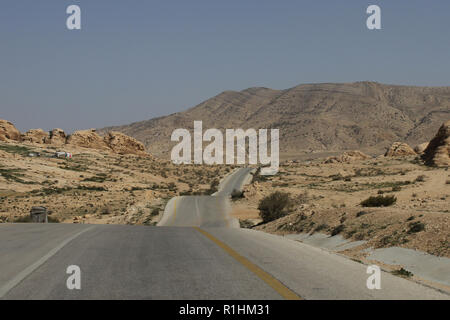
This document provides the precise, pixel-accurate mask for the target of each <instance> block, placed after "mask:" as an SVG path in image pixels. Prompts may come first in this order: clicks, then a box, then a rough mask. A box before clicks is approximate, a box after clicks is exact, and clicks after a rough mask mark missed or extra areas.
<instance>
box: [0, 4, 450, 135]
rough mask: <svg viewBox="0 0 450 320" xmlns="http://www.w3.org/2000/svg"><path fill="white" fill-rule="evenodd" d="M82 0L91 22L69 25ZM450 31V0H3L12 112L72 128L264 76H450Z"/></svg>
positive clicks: (151, 112)
mask: <svg viewBox="0 0 450 320" xmlns="http://www.w3.org/2000/svg"><path fill="white" fill-rule="evenodd" d="M71 4H77V5H79V6H80V7H81V9H82V30H80V31H69V30H67V28H66V19H67V16H68V15H67V14H66V8H67V6H68V5H71ZM370 4H378V5H379V6H380V7H381V9H382V27H383V29H382V30H380V31H370V30H368V29H367V28H366V18H367V15H366V13H365V11H366V8H367V7H368V5H370ZM449 32H450V1H448V0H429V1H425V0H422V1H418V0H396V1H392V0H389V1H375V0H374V1H362V0H345V1H336V0H328V1H325V0H310V1H301V0H293V1H285V0H277V1H275V0H271V1H266V0H222V1H215V0H201V1H200V0H179V1H178V0H177V1H171V0H164V1H151V0H146V1H144V0H141V1H139V0H121V1H118V0H107V1H106V0H71V1H66V0H39V1H36V0H1V2H0V41H1V42H0V55H1V59H0V84H1V85H0V118H3V119H8V120H10V121H12V122H14V123H15V124H16V125H17V127H18V128H19V129H21V130H26V129H30V128H38V127H41V128H43V129H46V130H48V129H51V128H54V127H60V128H63V129H65V130H66V131H68V132H70V131H72V130H74V129H86V128H91V127H97V128H98V127H103V126H108V125H115V124H127V123H130V122H134V121H140V120H145V119H149V118H152V117H156V116H161V115H166V114H169V113H173V112H176V111H180V110H184V109H187V108H189V107H192V106H194V105H196V104H198V103H200V102H202V101H203V100H205V99H207V98H210V97H212V96H214V95H216V94H218V93H220V92H221V91H224V90H243V89H245V88H247V87H254V86H264V87H270V88H275V89H286V88H289V87H292V86H295V85H298V84H301V83H312V82H349V81H360V80H373V81H378V82H383V83H391V84H413V85H433V86H434V85H436V86H448V85H450V83H449V82H450V81H449V80H450V79H449V78H450V59H449V58H450V41H449Z"/></svg>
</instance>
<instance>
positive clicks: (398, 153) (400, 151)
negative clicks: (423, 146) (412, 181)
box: [384, 142, 417, 157]
mask: <svg viewBox="0 0 450 320" xmlns="http://www.w3.org/2000/svg"><path fill="white" fill-rule="evenodd" d="M414 155H417V153H416V152H415V151H414V150H413V149H412V148H411V147H410V146H409V145H407V144H406V143H403V142H394V143H393V144H392V146H391V147H390V148H389V149H388V150H387V151H386V153H385V154H384V156H385V157H405V156H414Z"/></svg>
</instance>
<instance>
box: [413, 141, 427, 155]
mask: <svg viewBox="0 0 450 320" xmlns="http://www.w3.org/2000/svg"><path fill="white" fill-rule="evenodd" d="M427 147H428V142H424V143H421V144H419V145H418V146H415V147H414V151H415V152H416V153H417V154H422V153H423V152H424V151H425V149H426V148H427Z"/></svg>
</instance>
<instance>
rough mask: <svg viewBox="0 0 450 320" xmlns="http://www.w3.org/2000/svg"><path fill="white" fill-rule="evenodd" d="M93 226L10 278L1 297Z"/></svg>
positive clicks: (0, 290)
mask: <svg viewBox="0 0 450 320" xmlns="http://www.w3.org/2000/svg"><path fill="white" fill-rule="evenodd" d="M93 228H94V226H92V227H89V228H87V229H84V230H82V231H80V232H78V233H76V234H74V235H73V236H71V237H70V238H67V239H66V240H64V241H63V242H62V243H61V244H60V245H59V246H57V247H56V248H53V249H52V250H50V252H48V253H47V254H46V255H44V256H43V257H42V258H40V259H39V260H38V261H36V262H35V263H33V264H32V265H30V266H29V267H27V268H26V269H25V270H22V271H21V272H19V274H17V275H16V276H15V277H14V278H12V279H11V280H9V281H8V282H7V283H6V284H5V285H4V286H2V287H0V298H3V297H4V296H5V295H6V294H7V293H8V292H9V291H10V290H11V289H12V288H14V287H15V286H17V285H18V284H19V283H20V282H21V281H22V280H23V279H25V278H26V277H27V276H28V275H30V274H31V273H32V272H33V271H34V270H36V269H37V268H39V267H40V266H41V265H43V264H44V263H45V262H46V261H47V260H48V259H50V258H51V257H52V256H54V255H55V254H56V253H57V252H58V251H59V250H61V249H62V248H64V247H65V246H66V245H67V244H68V243H69V242H70V241H72V240H74V239H75V238H77V237H78V236H80V235H81V234H83V233H85V232H87V231H89V230H92V229H93Z"/></svg>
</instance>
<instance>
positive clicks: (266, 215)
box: [258, 191, 292, 223]
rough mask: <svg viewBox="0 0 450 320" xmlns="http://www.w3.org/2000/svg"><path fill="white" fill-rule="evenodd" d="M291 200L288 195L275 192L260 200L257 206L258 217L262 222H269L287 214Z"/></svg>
mask: <svg viewBox="0 0 450 320" xmlns="http://www.w3.org/2000/svg"><path fill="white" fill-rule="evenodd" d="M291 207H292V200H291V198H290V196H289V194H288V193H285V192H279V191H276V192H274V193H272V194H270V195H268V196H267V197H264V198H263V199H261V201H260V202H259V205H258V210H259V216H260V217H261V219H263V222H264V223H266V222H270V221H273V220H276V219H279V218H281V217H284V216H285V215H287V214H288V212H289V210H290V209H291Z"/></svg>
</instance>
